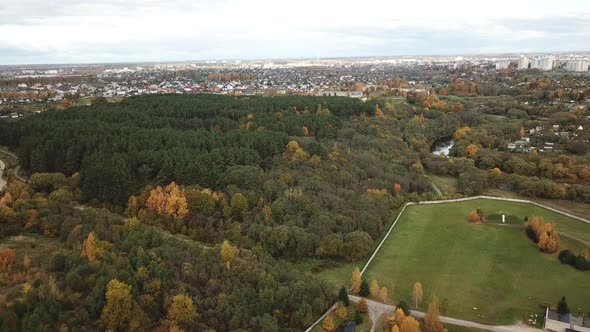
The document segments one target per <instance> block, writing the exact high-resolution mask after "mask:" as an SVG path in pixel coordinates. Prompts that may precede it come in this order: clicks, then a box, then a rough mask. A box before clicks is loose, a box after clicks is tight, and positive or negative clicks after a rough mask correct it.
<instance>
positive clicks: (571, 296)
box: [348, 199, 590, 324]
mask: <svg viewBox="0 0 590 332" xmlns="http://www.w3.org/2000/svg"><path fill="white" fill-rule="evenodd" d="M475 208H479V209H482V210H483V211H484V213H485V214H486V215H492V214H498V213H504V214H507V215H513V216H516V217H518V218H520V220H523V224H522V226H520V225H511V226H502V225H498V224H485V223H484V224H470V223H468V222H467V215H468V213H469V212H470V211H471V210H473V209H475ZM530 215H540V216H543V217H544V218H545V220H546V221H552V222H555V223H556V225H557V230H558V231H564V232H568V233H571V234H573V235H576V236H577V237H579V238H582V239H585V240H590V225H589V224H585V223H583V222H580V221H577V220H573V219H570V218H567V217H563V216H561V215H559V214H556V213H553V212H550V211H547V210H544V209H541V208H538V207H535V206H532V205H529V204H521V203H511V202H501V201H493V200H484V199H479V200H474V201H467V202H459V203H445V204H433V205H414V206H409V207H408V208H406V211H405V212H404V215H403V216H402V217H401V218H400V219H399V221H398V223H397V225H396V227H395V229H394V230H393V231H392V233H391V234H390V236H389V238H388V239H387V240H386V242H385V243H384V244H383V247H382V248H381V250H380V251H379V253H378V254H377V256H376V257H375V259H374V260H373V262H372V263H371V265H370V266H369V268H368V269H367V271H366V272H365V275H364V276H363V277H364V278H365V279H367V280H368V281H369V282H370V281H371V280H372V279H373V278H375V279H377V280H378V282H379V284H380V286H386V287H389V288H394V295H393V296H392V299H393V300H394V301H395V302H397V301H399V300H406V301H409V300H410V293H411V290H412V285H413V284H414V282H416V281H420V282H421V283H422V285H423V289H424V302H423V304H422V305H421V306H420V307H421V309H422V310H424V308H425V307H426V302H427V299H428V298H429V297H430V296H431V295H432V294H436V295H437V296H438V297H439V299H441V301H442V300H443V299H447V301H448V313H447V315H448V316H451V317H456V318H463V319H468V320H473V321H479V322H482V323H491V324H510V323H513V322H515V321H517V320H520V319H524V318H525V317H527V316H528V315H530V314H533V313H540V312H542V311H544V309H543V308H542V307H541V306H542V305H554V304H556V303H557V301H558V300H559V299H560V298H561V296H566V297H567V300H568V303H569V306H570V308H572V310H573V311H574V310H575V311H577V310H576V309H577V308H581V309H582V312H589V311H590V272H581V271H578V270H575V269H574V268H572V267H570V266H567V265H562V264H560V263H559V261H558V259H557V255H556V254H555V255H547V254H543V253H541V252H539V250H538V249H537V247H536V245H535V244H534V243H533V242H532V241H530V240H529V239H528V238H527V237H526V235H525V232H524V217H526V216H530ZM584 247H587V245H585V244H584V243H583V242H580V241H575V240H571V239H568V238H565V237H562V238H561V248H560V249H564V248H567V249H572V251H574V252H576V253H577V252H579V250H581V249H582V248H584ZM361 266H362V265H361ZM349 275H350V274H349ZM348 278H350V277H348ZM474 307H476V308H477V310H474V309H473V308H474Z"/></svg>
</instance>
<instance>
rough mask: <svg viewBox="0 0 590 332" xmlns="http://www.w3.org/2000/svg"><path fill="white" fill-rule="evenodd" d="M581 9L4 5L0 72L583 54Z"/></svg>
mask: <svg viewBox="0 0 590 332" xmlns="http://www.w3.org/2000/svg"><path fill="white" fill-rule="evenodd" d="M589 38H590V3H589V2H587V1H582V0H580V1H578V0H571V1H560V2H555V1H506V0H501V1H495V2H494V3H492V4H488V5H487V6H483V5H482V4H479V3H477V4H476V3H473V2H472V1H463V0H461V1H447V2H440V1H422V2H420V3H419V4H418V3H408V2H403V3H394V2H391V1H381V0H378V1H373V2H370V3H366V4H365V3H359V2H352V1H337V2H336V1H310V0H302V1H298V2H297V5H296V6H295V5H293V4H291V3H288V4H280V3H278V2H277V1H269V0H252V1H248V2H243V1H236V0H223V1H215V2H201V1H194V0H160V1H157V0H145V1H142V2H140V3H139V4H136V3H132V2H130V1H120V0H103V1H101V2H99V3H95V4H89V3H88V1H84V0H55V1H51V2H43V3H41V4H39V2H38V1H35V0H3V1H2V3H1V4H0V65H12V64H57V63H121V62H180V61H202V60H235V59H241V60H255V59H298V58H307V59H313V58H345V57H371V56H375V57H377V56H398V55H408V56H411V55H415V56H420V55H461V54H465V55H467V54H473V55H475V54H501V53H546V52H580V51H588V50H589V49H590V45H589V44H588V40H589Z"/></svg>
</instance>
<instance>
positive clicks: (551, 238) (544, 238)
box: [538, 228, 559, 254]
mask: <svg viewBox="0 0 590 332" xmlns="http://www.w3.org/2000/svg"><path fill="white" fill-rule="evenodd" d="M538 246H539V249H541V250H542V251H543V252H546V253H548V254H552V253H554V252H556V251H557V250H558V249H559V234H558V233H557V231H555V229H553V228H551V230H549V231H545V232H542V233H541V235H540V236H539V243H538Z"/></svg>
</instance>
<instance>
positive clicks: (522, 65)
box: [518, 56, 530, 70]
mask: <svg viewBox="0 0 590 332" xmlns="http://www.w3.org/2000/svg"><path fill="white" fill-rule="evenodd" d="M529 63H530V60H529V58H527V57H526V56H521V57H520V59H518V69H519V70H524V69H529Z"/></svg>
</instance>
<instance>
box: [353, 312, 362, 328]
mask: <svg viewBox="0 0 590 332" xmlns="http://www.w3.org/2000/svg"><path fill="white" fill-rule="evenodd" d="M354 322H355V323H356V325H361V324H362V323H363V315H361V314H360V312H357V313H356V315H355V316H354Z"/></svg>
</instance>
